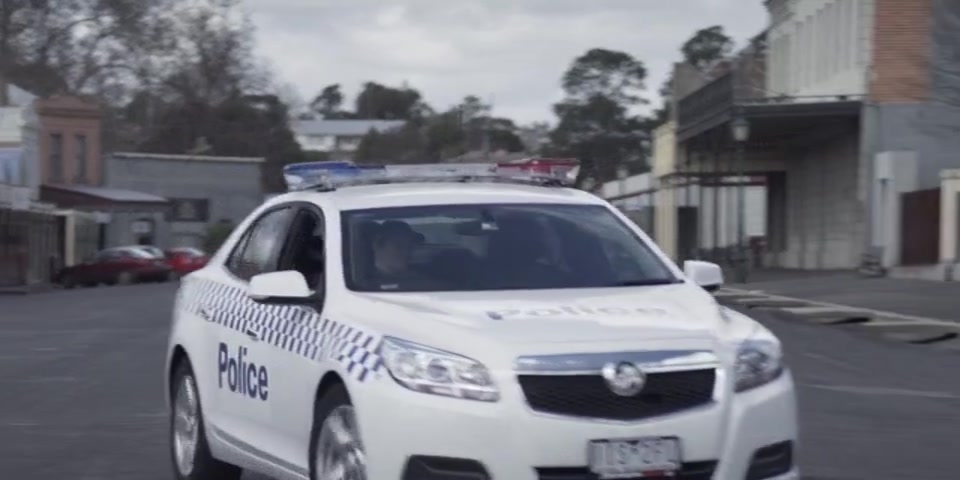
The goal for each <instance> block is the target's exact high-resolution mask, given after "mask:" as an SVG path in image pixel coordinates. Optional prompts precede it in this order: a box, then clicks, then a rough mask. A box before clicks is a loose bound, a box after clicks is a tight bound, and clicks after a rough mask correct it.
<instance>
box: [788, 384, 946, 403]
mask: <svg viewBox="0 0 960 480" xmlns="http://www.w3.org/2000/svg"><path fill="white" fill-rule="evenodd" d="M801 385H803V386H805V387H811V388H817V389H820V390H831V391H835V392H843V393H852V394H855V395H877V396H899V397H918V398H937V399H948V400H960V394H955V393H947V392H930V391H925V390H909V389H902V388H885V387H858V386H854V385H825V384H817V383H801Z"/></svg>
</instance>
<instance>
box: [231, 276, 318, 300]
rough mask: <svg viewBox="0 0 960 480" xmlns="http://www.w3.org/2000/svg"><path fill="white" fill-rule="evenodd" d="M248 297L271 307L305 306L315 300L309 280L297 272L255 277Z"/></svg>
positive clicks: (248, 291)
mask: <svg viewBox="0 0 960 480" xmlns="http://www.w3.org/2000/svg"><path fill="white" fill-rule="evenodd" d="M247 296H248V297H250V299H251V300H253V301H254V302H257V303H265V304H270V305H305V304H308V303H311V302H313V300H314V295H313V291H311V290H310V287H309V286H308V285H307V279H305V278H303V274H301V273H300V272H298V271H295V270H286V271H283V272H270V273H261V274H260V275H255V276H254V277H253V278H251V279H250V286H249V287H248V288H247Z"/></svg>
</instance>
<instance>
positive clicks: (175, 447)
mask: <svg viewBox="0 0 960 480" xmlns="http://www.w3.org/2000/svg"><path fill="white" fill-rule="evenodd" d="M171 385H172V386H173V388H172V392H171V395H172V398H171V405H172V408H171V409H170V459H171V461H172V463H173V465H172V466H173V474H174V478H176V479H177V480H240V476H241V475H242V474H243V470H242V469H240V468H239V467H237V466H235V465H230V464H228V463H224V462H221V461H220V460H217V459H215V458H213V456H212V455H211V454H210V446H209V445H208V444H207V434H206V429H205V427H204V424H203V422H204V420H203V409H202V408H201V405H200V395H199V391H198V390H197V383H196V380H195V379H194V376H193V371H192V370H191V369H190V365H189V364H188V362H186V361H184V362H181V363H180V365H179V366H178V367H177V369H176V372H175V373H174V375H173V380H172V382H171ZM190 392H192V394H191V393H190ZM191 404H192V407H191V406H190V405H191ZM191 412H192V414H191ZM181 414H184V415H183V416H181ZM191 416H192V420H191V418H190V417H191ZM190 423H192V426H191V425H190ZM191 455H192V458H190V457H191Z"/></svg>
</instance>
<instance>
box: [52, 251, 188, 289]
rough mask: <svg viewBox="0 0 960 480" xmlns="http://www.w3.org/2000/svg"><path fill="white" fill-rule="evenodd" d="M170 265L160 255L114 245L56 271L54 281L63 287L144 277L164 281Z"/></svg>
mask: <svg viewBox="0 0 960 480" xmlns="http://www.w3.org/2000/svg"><path fill="white" fill-rule="evenodd" d="M172 277H173V269H172V268H171V267H170V265H168V264H167V262H166V261H165V260H164V259H162V258H157V257H156V256H154V255H152V254H150V253H148V252H146V251H144V250H142V249H140V248H137V247H115V248H108V249H106V250H101V251H100V252H99V253H97V254H96V255H94V256H93V258H91V259H89V260H87V261H85V262H83V263H81V264H79V265H74V266H72V267H66V268H64V269H62V270H60V272H59V273H58V274H57V277H56V282H57V283H59V284H60V285H62V286H63V287H64V288H73V287H75V286H77V285H83V286H93V285H99V284H101V283H102V284H106V285H114V284H121V285H122V284H128V283H135V282H143V281H166V280H169V279H171V278H172Z"/></svg>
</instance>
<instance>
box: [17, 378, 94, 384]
mask: <svg viewBox="0 0 960 480" xmlns="http://www.w3.org/2000/svg"><path fill="white" fill-rule="evenodd" d="M79 381H80V379H79V378H77V377H39V378H13V379H7V380H4V382H10V383H72V382H79Z"/></svg>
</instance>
